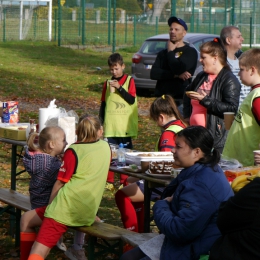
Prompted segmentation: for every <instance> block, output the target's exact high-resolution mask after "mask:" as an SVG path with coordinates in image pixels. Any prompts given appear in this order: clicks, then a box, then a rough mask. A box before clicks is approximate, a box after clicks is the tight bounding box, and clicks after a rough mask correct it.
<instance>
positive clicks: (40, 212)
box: [35, 206, 47, 220]
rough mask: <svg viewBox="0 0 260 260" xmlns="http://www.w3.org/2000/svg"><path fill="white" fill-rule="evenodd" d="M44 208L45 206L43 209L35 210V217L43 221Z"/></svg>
mask: <svg viewBox="0 0 260 260" xmlns="http://www.w3.org/2000/svg"><path fill="white" fill-rule="evenodd" d="M46 208H47V206H43V207H40V208H36V209H35V211H36V213H37V215H38V216H39V217H40V219H41V220H43V219H44V213H45V210H46Z"/></svg>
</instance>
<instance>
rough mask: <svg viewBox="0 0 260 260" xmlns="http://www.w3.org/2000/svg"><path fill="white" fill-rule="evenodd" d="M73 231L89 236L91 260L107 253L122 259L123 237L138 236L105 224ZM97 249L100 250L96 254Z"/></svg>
mask: <svg viewBox="0 0 260 260" xmlns="http://www.w3.org/2000/svg"><path fill="white" fill-rule="evenodd" d="M73 229H76V230H78V231H81V232H83V233H86V234H87V235H88V237H87V239H88V247H87V252H88V254H87V257H88V259H89V260H93V259H95V258H96V257H98V256H101V255H104V254H106V253H113V254H116V255H117V256H118V257H120V256H121V255H122V253H123V241H122V236H124V235H127V234H128V235H130V234H137V233H135V232H133V231H129V230H127V229H124V228H120V227H117V226H113V225H110V224H107V223H103V222H94V224H93V225H92V226H90V227H76V228H75V227H73ZM96 248H98V249H99V250H98V251H97V252H95V249H96Z"/></svg>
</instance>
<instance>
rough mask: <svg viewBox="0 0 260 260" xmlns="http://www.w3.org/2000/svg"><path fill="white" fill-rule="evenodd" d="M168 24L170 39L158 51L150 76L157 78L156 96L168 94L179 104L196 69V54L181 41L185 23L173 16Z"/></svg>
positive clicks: (185, 30)
mask: <svg viewBox="0 0 260 260" xmlns="http://www.w3.org/2000/svg"><path fill="white" fill-rule="evenodd" d="M168 25H169V26H170V32H169V35H170V39H169V40H168V44H167V49H165V50H162V51H160V52H159V53H158V55H157V58H156V60H155V63H154V65H153V67H152V69H151V74H150V77H151V79H154V80H157V84H156V88H155V95H156V96H161V95H163V94H169V95H171V96H172V97H173V98H174V99H175V101H176V103H177V105H180V104H182V99H183V94H184V91H185V88H186V87H187V85H188V84H189V83H190V82H191V76H192V75H193V73H194V71H195V69H196V66H197V60H198V55H197V51H196V50H195V49H194V48H192V47H190V46H189V45H186V44H185V43H184V42H183V38H184V36H185V35H186V33H187V30H188V27H187V25H186V23H185V22H184V21H183V20H182V19H180V18H177V17H174V16H173V17H170V18H169V20H168Z"/></svg>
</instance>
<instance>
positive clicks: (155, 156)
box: [125, 152, 173, 166]
mask: <svg viewBox="0 0 260 260" xmlns="http://www.w3.org/2000/svg"><path fill="white" fill-rule="evenodd" d="M125 157H126V163H127V164H136V165H139V166H140V165H141V161H146V160H149V161H173V155H172V153H171V152H132V153H128V152H126V154H125Z"/></svg>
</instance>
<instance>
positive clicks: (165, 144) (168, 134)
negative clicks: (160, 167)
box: [159, 130, 175, 152]
mask: <svg viewBox="0 0 260 260" xmlns="http://www.w3.org/2000/svg"><path fill="white" fill-rule="evenodd" d="M173 147H175V133H174V132H172V131H167V130H166V131H164V132H163V133H162V135H161V137H160V141H159V151H161V152H170V151H171V150H172V149H173Z"/></svg>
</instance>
